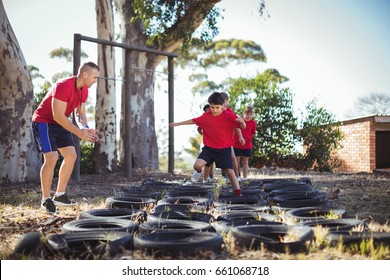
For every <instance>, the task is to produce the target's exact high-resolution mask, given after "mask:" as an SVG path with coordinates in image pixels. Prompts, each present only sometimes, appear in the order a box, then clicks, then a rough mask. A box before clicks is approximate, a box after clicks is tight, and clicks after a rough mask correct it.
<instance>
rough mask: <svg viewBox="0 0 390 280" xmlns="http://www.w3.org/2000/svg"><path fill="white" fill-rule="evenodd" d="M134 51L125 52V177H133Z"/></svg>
mask: <svg viewBox="0 0 390 280" xmlns="http://www.w3.org/2000/svg"><path fill="white" fill-rule="evenodd" d="M132 54H133V52H132V50H126V51H125V94H124V96H125V100H124V102H125V120H124V122H125V143H124V146H125V176H126V178H127V179H131V177H132V154H131V123H132V117H131V79H130V77H131V75H132V73H131V61H132Z"/></svg>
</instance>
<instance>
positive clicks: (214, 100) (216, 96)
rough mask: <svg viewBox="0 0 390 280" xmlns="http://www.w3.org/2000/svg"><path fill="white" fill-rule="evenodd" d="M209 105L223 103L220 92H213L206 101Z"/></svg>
mask: <svg viewBox="0 0 390 280" xmlns="http://www.w3.org/2000/svg"><path fill="white" fill-rule="evenodd" d="M207 101H208V102H209V104H215V105H223V103H225V100H224V99H223V96H222V94H221V93H220V92H217V91H216V92H213V93H212V94H211V95H210V96H209V99H208V100H207Z"/></svg>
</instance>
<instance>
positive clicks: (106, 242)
mask: <svg viewBox="0 0 390 280" xmlns="http://www.w3.org/2000/svg"><path fill="white" fill-rule="evenodd" d="M47 243H48V246H49V247H50V249H51V251H52V253H53V254H54V255H55V256H57V257H59V258H66V259H83V260H86V259H99V258H101V257H102V256H104V255H107V256H109V257H113V256H115V255H116V254H120V253H122V252H123V250H132V249H133V236H132V235H131V234H130V233H128V232H114V231H112V232H98V231H92V232H74V233H64V234H53V235H50V236H48V240H47Z"/></svg>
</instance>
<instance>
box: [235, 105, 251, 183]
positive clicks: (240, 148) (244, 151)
mask: <svg viewBox="0 0 390 280" xmlns="http://www.w3.org/2000/svg"><path fill="white" fill-rule="evenodd" d="M253 114H254V110H253V106H247V107H246V108H245V111H244V121H245V123H246V127H245V128H244V129H241V132H242V136H243V137H244V139H245V144H244V145H242V144H241V142H240V141H239V139H238V136H236V137H235V142H234V153H235V155H236V158H237V165H238V170H240V162H241V160H242V175H243V178H244V179H246V178H248V170H249V163H248V162H249V157H250V156H251V155H252V146H253V145H252V138H253V136H254V135H255V134H256V122H255V121H254V120H253Z"/></svg>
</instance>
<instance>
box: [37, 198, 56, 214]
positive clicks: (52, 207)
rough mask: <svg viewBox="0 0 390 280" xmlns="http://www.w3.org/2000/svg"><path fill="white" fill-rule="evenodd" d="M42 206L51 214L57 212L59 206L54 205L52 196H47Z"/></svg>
mask: <svg viewBox="0 0 390 280" xmlns="http://www.w3.org/2000/svg"><path fill="white" fill-rule="evenodd" d="M41 208H42V209H43V210H45V211H46V212H47V213H50V214H55V213H57V207H56V206H55V205H54V203H53V200H52V199H51V198H47V199H46V200H45V201H42V203H41Z"/></svg>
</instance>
